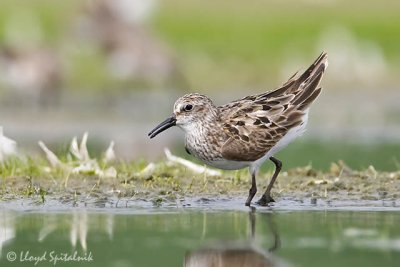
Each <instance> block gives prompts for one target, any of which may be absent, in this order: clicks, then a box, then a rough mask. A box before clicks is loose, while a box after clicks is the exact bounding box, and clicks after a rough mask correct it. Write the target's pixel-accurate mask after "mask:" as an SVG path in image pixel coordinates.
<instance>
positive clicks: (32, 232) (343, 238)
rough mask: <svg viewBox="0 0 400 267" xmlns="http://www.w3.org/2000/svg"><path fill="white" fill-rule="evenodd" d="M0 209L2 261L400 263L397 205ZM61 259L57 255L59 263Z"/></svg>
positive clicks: (13, 263)
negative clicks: (62, 209) (252, 207)
mask: <svg viewBox="0 0 400 267" xmlns="http://www.w3.org/2000/svg"><path fill="white" fill-rule="evenodd" d="M200 206H201V205H199V207H193V208H183V209H176V208H148V209H135V208H132V207H131V208H129V209H126V208H125V209H115V208H114V209H103V210H94V209H89V210H86V209H84V208H76V209H69V210H64V211H61V212H57V211H54V210H53V211H51V212H49V211H46V210H43V209H32V210H31V211H29V210H24V211H21V210H15V209H14V210H9V209H5V208H3V210H2V211H0V257H1V258H0V266H35V264H36V266H54V265H56V266H116V267H118V266H363V267H367V266H380V267H385V266H397V264H398V262H400V228H399V227H398V222H399V221H400V213H399V212H398V211H396V208H393V207H392V208H390V209H386V208H381V209H379V208H377V207H375V208H374V209H372V208H371V211H368V208H367V207H364V209H362V210H356V209H353V210H352V209H351V208H340V209H323V208H317V209H314V210H313V209H303V210H302V209H298V210H285V209H280V210H278V209H276V210H274V209H273V208H269V209H265V208H257V209H247V208H238V209H231V210H229V209H225V210H224V209H215V210H213V209H210V208H207V207H204V206H203V207H200ZM56 259H58V260H57V262H55V261H56Z"/></svg>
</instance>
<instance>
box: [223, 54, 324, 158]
mask: <svg viewBox="0 0 400 267" xmlns="http://www.w3.org/2000/svg"><path fill="white" fill-rule="evenodd" d="M326 67H327V55H326V53H322V54H321V55H320V56H319V57H318V58H317V60H316V61H315V62H314V63H313V64H312V65H311V66H310V67H309V68H308V69H307V70H306V71H305V72H304V73H303V74H302V75H300V76H299V77H298V78H297V77H296V74H297V73H296V74H295V75H293V76H292V77H291V78H290V79H289V80H288V81H287V82H286V83H285V84H284V85H283V86H282V87H280V88H278V89H275V90H272V91H268V92H265V93H262V94H258V95H251V96H247V97H245V98H242V99H240V100H237V101H233V102H231V103H228V104H226V105H223V106H220V107H218V110H219V114H220V118H221V121H222V122H224V124H223V130H224V131H225V133H226V134H227V135H228V136H229V138H228V140H227V141H226V142H225V144H224V145H223V146H222V147H221V154H222V156H223V157H224V158H226V159H228V160H236V161H254V160H257V159H259V158H261V157H263V156H264V155H265V154H266V153H267V152H268V151H269V150H270V149H271V148H272V147H273V146H275V145H276V143H277V142H278V141H279V140H280V139H281V138H282V137H283V136H284V135H285V134H287V133H288V131H289V130H290V129H292V128H294V127H296V126H300V125H301V124H302V123H304V118H305V115H306V113H307V112H308V107H309V106H310V104H311V103H312V102H313V101H314V100H315V99H316V98H317V96H318V95H319V94H320V92H321V88H320V87H318V85H319V82H320V81H321V78H322V75H323V73H324V71H325V69H326Z"/></svg>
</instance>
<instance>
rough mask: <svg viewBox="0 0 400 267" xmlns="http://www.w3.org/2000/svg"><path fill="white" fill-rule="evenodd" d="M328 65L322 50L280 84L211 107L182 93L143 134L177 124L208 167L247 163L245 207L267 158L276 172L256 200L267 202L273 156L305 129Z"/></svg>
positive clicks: (278, 167)
mask: <svg viewBox="0 0 400 267" xmlns="http://www.w3.org/2000/svg"><path fill="white" fill-rule="evenodd" d="M327 66H328V60H327V54H326V53H322V54H321V55H320V56H319V57H318V58H317V59H316V60H315V62H314V63H313V64H312V65H311V66H310V67H309V68H308V69H307V70H306V71H305V72H304V73H303V74H302V75H300V76H297V73H295V74H294V75H293V76H292V77H291V78H289V80H288V81H287V82H286V83H285V84H283V86H281V87H280V88H278V89H275V90H271V91H268V92H265V93H261V94H256V95H250V96H246V97H244V98H242V99H239V100H236V101H232V102H230V103H228V104H226V105H223V106H215V105H214V103H213V102H212V101H211V100H210V99H209V98H208V97H207V96H205V95H202V94H197V93H191V94H187V95H184V96H182V97H180V98H179V99H178V100H177V101H176V102H175V104H174V109H173V114H172V116H171V117H169V118H168V119H166V120H165V121H163V122H162V123H160V124H159V125H158V126H157V127H155V128H154V129H153V130H152V131H151V132H150V133H149V134H148V135H149V137H150V138H153V137H155V136H156V135H158V134H159V133H161V132H162V131H165V130H166V129H168V128H170V127H172V126H175V125H176V126H178V127H179V128H181V129H182V130H183V131H184V132H185V149H186V151H187V152H188V153H189V154H191V155H193V156H195V157H197V158H198V159H200V160H201V161H203V162H204V163H206V164H207V165H210V166H213V167H216V168H220V169H225V170H237V169H242V168H244V167H249V170H250V173H251V188H250V190H249V196H248V198H247V200H246V203H245V204H246V206H250V203H251V200H252V199H253V197H254V195H255V194H256V192H257V185H256V175H257V172H258V170H259V168H260V166H261V165H262V163H263V162H264V161H266V160H267V159H270V160H271V161H272V162H273V163H274V164H275V172H274V174H273V175H272V178H271V181H270V183H269V184H268V187H267V189H266V191H265V192H264V194H263V195H262V197H261V198H260V200H259V201H257V204H259V205H262V206H265V205H268V203H270V202H274V200H273V198H272V197H271V189H272V186H273V185H274V182H275V180H276V178H277V176H278V174H279V172H280V170H281V168H282V162H281V161H280V160H278V159H276V158H275V157H273V156H274V154H275V153H277V152H278V151H279V150H281V149H282V148H284V147H285V146H286V145H288V144H289V143H290V142H291V141H293V140H294V139H296V138H297V137H298V136H300V135H301V134H303V133H304V131H305V129H306V124H307V119H308V111H309V107H310V104H311V103H312V102H313V101H314V100H315V99H316V98H317V96H318V95H319V94H320V92H321V87H319V86H318V85H319V82H320V81H321V78H322V75H323V73H324V71H325V69H326V67H327Z"/></svg>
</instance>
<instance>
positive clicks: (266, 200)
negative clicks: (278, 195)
mask: <svg viewBox="0 0 400 267" xmlns="http://www.w3.org/2000/svg"><path fill="white" fill-rule="evenodd" d="M271 202H275V200H274V199H273V198H272V197H271V195H270V194H268V195H266V194H264V195H262V197H261V198H260V199H259V200H258V201H257V202H256V203H257V204H258V205H260V206H268V204H269V203H271Z"/></svg>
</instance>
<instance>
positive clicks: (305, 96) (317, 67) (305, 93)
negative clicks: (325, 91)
mask: <svg viewBox="0 0 400 267" xmlns="http://www.w3.org/2000/svg"><path fill="white" fill-rule="evenodd" d="M327 67H328V56H327V54H326V53H325V52H324V53H322V54H321V55H320V56H319V57H318V58H317V59H316V60H315V62H314V63H313V64H312V65H311V66H310V67H309V68H308V69H307V70H306V71H305V72H304V73H303V74H302V75H300V77H298V78H294V77H292V78H290V79H289V81H288V82H287V83H286V84H290V87H289V88H288V93H293V94H295V97H294V99H293V100H292V101H291V102H292V104H293V105H295V106H298V109H299V110H305V109H307V108H308V107H309V105H310V104H311V103H312V102H313V101H314V100H315V99H316V98H317V96H318V95H319V94H320V92H321V87H319V82H320V81H321V78H322V75H323V74H324V71H325V69H326V68H327Z"/></svg>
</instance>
